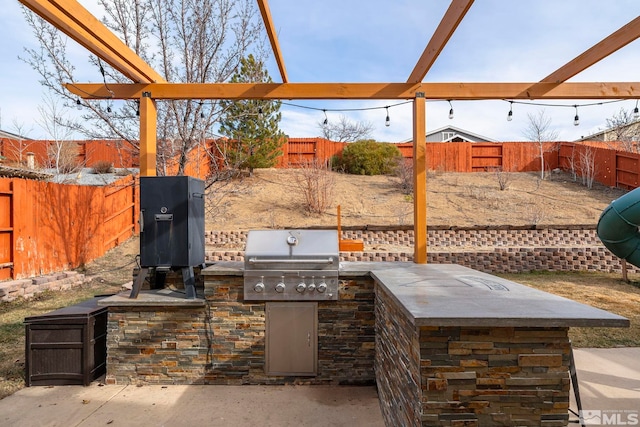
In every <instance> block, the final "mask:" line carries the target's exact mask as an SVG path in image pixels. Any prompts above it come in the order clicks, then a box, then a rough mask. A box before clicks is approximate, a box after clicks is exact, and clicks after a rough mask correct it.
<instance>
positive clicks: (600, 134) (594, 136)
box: [576, 120, 640, 142]
mask: <svg viewBox="0 0 640 427" xmlns="http://www.w3.org/2000/svg"><path fill="white" fill-rule="evenodd" d="M639 125H640V120H634V121H632V122H630V123H627V124H626V125H621V126H620V128H628V127H631V126H636V128H637V126H639ZM614 129H616V128H615V127H610V128H606V129H604V130H601V131H598V132H596V133H592V134H590V135H587V136H581V137H580V138H578V139H576V142H579V141H590V140H593V139H596V140H598V139H604V138H605V136H606V134H607V133H609V132H611V131H613V130H614Z"/></svg>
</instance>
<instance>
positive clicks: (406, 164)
mask: <svg viewBox="0 0 640 427" xmlns="http://www.w3.org/2000/svg"><path fill="white" fill-rule="evenodd" d="M394 172H395V176H396V178H398V179H399V182H398V187H399V188H400V191H401V192H402V193H403V194H413V161H412V160H411V159H405V158H400V159H398V161H397V163H396V167H395V170H394Z"/></svg>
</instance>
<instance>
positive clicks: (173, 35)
mask: <svg viewBox="0 0 640 427" xmlns="http://www.w3.org/2000/svg"><path fill="white" fill-rule="evenodd" d="M99 4H100V5H101V6H102V7H103V8H104V11H105V17H104V18H103V19H102V21H103V22H104V24H105V25H106V26H107V27H108V28H109V29H111V31H113V32H114V33H115V34H116V35H118V36H119V37H120V38H121V40H122V41H123V42H124V43H125V44H127V45H128V46H129V47H130V48H131V49H132V50H133V51H134V52H135V53H136V54H138V55H139V56H140V57H141V58H143V59H144V60H145V61H147V62H148V63H149V64H150V65H151V66H153V67H154V68H155V69H156V70H157V71H158V72H159V73H160V74H161V75H162V76H163V77H164V78H165V79H166V80H167V81H169V82H184V83H205V82H223V81H227V80H228V79H229V78H230V77H231V76H232V75H233V74H234V73H235V72H236V69H237V67H238V65H239V63H240V59H241V58H243V57H244V56H246V54H247V52H248V51H249V50H251V49H253V50H254V55H256V56H258V55H260V56H262V55H264V51H263V50H262V45H261V31H260V29H261V27H260V25H261V24H260V22H259V21H258V20H257V19H256V16H257V13H256V7H255V4H254V2H253V1H251V0H198V1H195V0H99ZM25 16H26V19H27V22H28V23H29V24H30V26H31V27H32V28H33V31H34V34H35V36H36V38H37V40H38V41H39V45H40V48H39V49H28V50H26V53H27V57H26V58H23V59H24V60H25V62H27V63H29V64H30V65H31V66H32V67H33V68H34V70H36V71H37V72H38V73H39V74H40V76H41V82H42V84H43V85H44V86H45V87H46V88H47V89H49V90H50V91H52V92H53V93H54V94H56V96H58V97H60V98H61V99H63V100H64V101H65V104H66V105H67V106H75V105H76V103H77V102H78V101H79V100H78V99H76V98H75V97H74V96H73V95H72V94H71V93H70V92H68V91H67V90H66V89H65V88H64V87H63V86H62V84H63V83H68V82H76V81H78V79H77V78H76V74H77V73H76V70H75V68H74V66H73V65H72V62H71V61H70V59H69V58H68V57H67V54H66V52H67V49H66V43H67V38H66V37H64V36H63V35H61V34H60V33H59V32H58V31H57V30H56V29H55V28H53V27H52V26H50V25H49V24H48V23H46V22H44V21H43V20H41V19H40V18H38V17H37V16H35V15H33V14H32V13H31V12H29V11H28V10H26V9H25ZM90 63H92V64H93V65H94V66H95V70H96V74H97V75H98V77H99V78H101V79H102V80H103V81H104V83H105V86H106V88H107V90H109V83H111V82H128V80H127V79H126V78H125V77H124V76H122V75H121V74H120V73H119V72H117V71H115V70H113V69H112V68H110V67H108V66H107V65H106V64H103V63H102V62H101V61H100V60H99V59H98V58H95V57H90ZM98 73H99V74H98ZM81 106H82V120H79V121H77V122H71V121H68V122H65V123H64V125H65V126H67V127H69V128H70V129H72V130H73V131H74V132H77V133H80V134H82V135H84V136H86V137H87V138H90V139H92V138H97V139H107V138H113V139H121V140H124V141H127V142H128V144H130V145H131V146H132V147H133V148H134V149H135V150H138V149H139V142H138V140H139V135H138V133H139V125H138V117H137V112H138V109H139V106H138V104H137V102H136V101H114V100H111V99H104V100H98V101H82V102H81ZM221 112H222V108H221V107H220V105H219V103H218V102H215V101H204V100H183V101H160V102H158V128H157V129H158V131H157V141H158V144H157V153H158V157H157V158H158V171H157V172H158V174H166V173H167V162H168V161H170V160H172V159H175V158H177V159H178V170H177V174H178V175H181V174H183V173H184V170H185V166H186V163H187V161H188V153H189V152H190V151H191V150H192V149H194V148H195V147H196V146H197V145H198V144H199V143H200V142H201V141H202V140H204V139H205V138H203V135H204V136H205V137H206V138H210V137H212V136H213V129H214V126H215V124H216V122H217V120H218V117H219V115H220V113H221Z"/></svg>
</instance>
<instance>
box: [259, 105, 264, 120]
mask: <svg viewBox="0 0 640 427" xmlns="http://www.w3.org/2000/svg"><path fill="white" fill-rule="evenodd" d="M263 118H264V113H263V112H262V107H259V108H258V120H262V119H263Z"/></svg>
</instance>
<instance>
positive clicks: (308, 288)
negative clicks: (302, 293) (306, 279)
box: [307, 282, 316, 292]
mask: <svg viewBox="0 0 640 427" xmlns="http://www.w3.org/2000/svg"><path fill="white" fill-rule="evenodd" d="M307 290H308V291H309V292H313V291H315V290H316V284H315V283H313V282H311V283H309V286H307Z"/></svg>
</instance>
